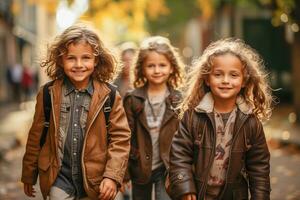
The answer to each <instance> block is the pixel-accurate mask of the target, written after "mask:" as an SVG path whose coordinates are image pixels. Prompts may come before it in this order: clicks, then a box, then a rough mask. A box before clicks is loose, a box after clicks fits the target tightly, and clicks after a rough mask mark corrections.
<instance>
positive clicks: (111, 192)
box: [99, 178, 117, 200]
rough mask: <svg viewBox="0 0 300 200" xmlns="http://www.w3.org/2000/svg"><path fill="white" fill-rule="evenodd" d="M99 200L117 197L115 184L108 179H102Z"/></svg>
mask: <svg viewBox="0 0 300 200" xmlns="http://www.w3.org/2000/svg"><path fill="white" fill-rule="evenodd" d="M99 190H100V195H99V198H100V199H101V200H110V199H113V198H114V197H115V196H116V195H117V184H116V182H115V181H114V180H112V179H110V178H104V179H103V180H102V182H101V183H100V186H99Z"/></svg>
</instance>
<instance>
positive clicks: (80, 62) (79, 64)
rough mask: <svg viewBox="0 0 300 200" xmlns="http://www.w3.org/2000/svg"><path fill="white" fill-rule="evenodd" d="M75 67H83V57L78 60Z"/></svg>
mask: <svg viewBox="0 0 300 200" xmlns="http://www.w3.org/2000/svg"><path fill="white" fill-rule="evenodd" d="M75 67H78V68H80V67H82V60H81V59H77V60H76V65H75Z"/></svg>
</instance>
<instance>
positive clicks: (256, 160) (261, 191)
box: [246, 118, 271, 200]
mask: <svg viewBox="0 0 300 200" xmlns="http://www.w3.org/2000/svg"><path fill="white" fill-rule="evenodd" d="M250 123H251V124H252V125H254V124H255V126H252V125H251V127H256V129H252V131H253V133H252V138H251V139H250V142H251V143H252V144H251V147H250V149H249V150H248V151H247V153H246V169H247V172H248V175H249V186H250V192H251V199H253V200H254V199H255V200H260V199H261V200H266V199H270V191H271V187H270V153H269V149H268V146H267V142H266V138H265V134H264V130H263V127H262V124H261V122H260V121H259V120H258V119H255V118H252V119H250Z"/></svg>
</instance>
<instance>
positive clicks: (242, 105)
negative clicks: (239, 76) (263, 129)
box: [195, 92, 253, 114]
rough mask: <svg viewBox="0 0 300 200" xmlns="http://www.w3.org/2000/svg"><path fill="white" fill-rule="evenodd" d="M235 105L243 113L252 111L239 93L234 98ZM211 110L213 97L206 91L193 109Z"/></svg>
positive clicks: (210, 111) (206, 111) (209, 111)
mask: <svg viewBox="0 0 300 200" xmlns="http://www.w3.org/2000/svg"><path fill="white" fill-rule="evenodd" d="M236 105H237V107H238V109H239V110H240V111H241V112H243V113H244V114H251V113H252V111H253V108H252V106H251V105H249V104H248V103H247V102H246V101H245V99H244V98H243V97H242V96H241V95H239V96H238V98H237V99H236ZM213 110H214V99H213V96H212V94H211V92H208V93H206V94H205V95H204V97H203V98H202V100H201V101H200V102H199V104H198V105H197V106H196V107H195V111H196V112H205V113H212V112H213Z"/></svg>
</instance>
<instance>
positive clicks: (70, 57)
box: [67, 56, 75, 60]
mask: <svg viewBox="0 0 300 200" xmlns="http://www.w3.org/2000/svg"><path fill="white" fill-rule="evenodd" d="M73 59H75V58H74V57H73V56H67V60H73Z"/></svg>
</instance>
